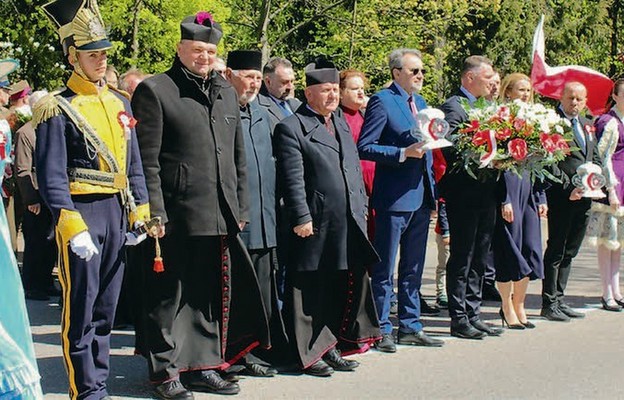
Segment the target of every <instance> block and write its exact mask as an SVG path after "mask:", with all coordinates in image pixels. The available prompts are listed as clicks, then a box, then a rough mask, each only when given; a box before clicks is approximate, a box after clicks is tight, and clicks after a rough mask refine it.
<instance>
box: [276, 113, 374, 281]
mask: <svg viewBox="0 0 624 400" xmlns="http://www.w3.org/2000/svg"><path fill="white" fill-rule="evenodd" d="M332 119H333V124H334V128H335V129H334V130H335V135H332V134H331V133H330V132H329V131H328V130H327V128H325V126H324V125H323V124H322V123H321V120H320V117H319V116H318V115H317V114H315V113H314V112H313V111H312V110H310V109H309V108H308V107H307V105H305V104H304V105H302V106H300V107H299V108H298V109H297V111H296V112H295V114H294V115H291V116H290V117H287V118H285V119H284V120H282V122H280V123H279V124H277V126H276V127H275V132H274V140H275V153H276V156H277V162H278V180H279V181H280V187H281V188H282V190H283V198H284V204H285V207H286V211H287V215H288V221H287V222H288V224H289V228H290V239H289V243H290V246H289V247H290V249H291V254H290V257H289V263H288V266H287V268H289V269H290V268H293V270H294V271H316V270H318V269H319V267H321V261H324V265H322V268H331V269H337V270H346V269H347V268H348V266H352V267H353V266H370V265H372V264H374V263H375V262H377V261H378V257H377V254H376V253H375V250H374V249H373V247H372V245H371V244H370V242H369V241H368V239H367V237H366V215H367V198H366V192H365V190H364V184H363V179H362V172H361V170H360V160H359V158H358V152H357V148H356V147H355V144H354V143H353V139H352V137H351V131H350V130H349V126H348V125H347V123H346V121H345V120H344V119H343V118H340V117H339V116H338V115H337V114H336V113H334V115H333V118H332ZM309 221H312V223H313V227H314V235H313V236H311V237H307V238H300V237H298V236H297V235H295V234H294V232H293V230H292V228H294V227H295V226H297V225H300V224H304V223H306V222H309ZM339 244H344V246H343V245H339ZM328 249H329V250H328ZM328 252H329V253H331V256H328V255H327V253H328ZM327 257H329V258H330V259H331V261H330V262H329V264H332V265H327V264H328V263H327Z"/></svg>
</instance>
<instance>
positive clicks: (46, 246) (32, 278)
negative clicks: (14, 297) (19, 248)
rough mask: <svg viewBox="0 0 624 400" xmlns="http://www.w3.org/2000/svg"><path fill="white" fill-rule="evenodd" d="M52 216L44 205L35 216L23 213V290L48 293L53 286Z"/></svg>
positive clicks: (53, 247)
mask: <svg viewBox="0 0 624 400" xmlns="http://www.w3.org/2000/svg"><path fill="white" fill-rule="evenodd" d="M52 229H53V226H52V214H50V211H49V210H48V208H47V207H46V206H44V205H42V206H41V212H40V213H39V214H37V215H35V214H33V213H31V212H30V211H25V212H24V218H23V221H22V231H23V233H24V269H23V272H22V277H23V278H22V279H23V281H24V289H26V290H38V291H42V292H46V291H48V289H50V288H51V287H52V285H53V279H52V269H54V264H55V263H56V257H57V250H56V244H55V243H54V240H53V238H52V237H53V235H52Z"/></svg>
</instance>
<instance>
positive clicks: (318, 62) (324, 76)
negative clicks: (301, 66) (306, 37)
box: [305, 56, 340, 86]
mask: <svg viewBox="0 0 624 400" xmlns="http://www.w3.org/2000/svg"><path fill="white" fill-rule="evenodd" d="M305 77H306V86H312V85H318V84H320V83H339V82H340V73H339V72H338V70H337V69H336V65H334V63H333V62H332V61H331V60H329V59H328V58H327V57H324V56H321V57H317V58H315V59H314V61H312V62H311V63H310V64H308V65H306V66H305Z"/></svg>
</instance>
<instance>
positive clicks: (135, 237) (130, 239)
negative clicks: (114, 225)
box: [126, 221, 147, 246]
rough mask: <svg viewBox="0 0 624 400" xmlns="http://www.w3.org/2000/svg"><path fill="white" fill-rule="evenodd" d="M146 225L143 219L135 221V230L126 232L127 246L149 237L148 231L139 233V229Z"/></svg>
mask: <svg viewBox="0 0 624 400" xmlns="http://www.w3.org/2000/svg"><path fill="white" fill-rule="evenodd" d="M143 225H145V222H143V221H137V222H135V223H134V231H132V232H127V233H126V246H136V245H137V244H139V243H141V242H142V241H144V240H145V239H147V233H141V234H139V233H138V229H139V228H140V227H142V226H143Z"/></svg>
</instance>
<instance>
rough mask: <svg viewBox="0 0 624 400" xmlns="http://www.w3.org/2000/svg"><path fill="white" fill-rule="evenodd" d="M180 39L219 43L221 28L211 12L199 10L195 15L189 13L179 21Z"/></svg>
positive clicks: (221, 34) (221, 33)
mask: <svg viewBox="0 0 624 400" xmlns="http://www.w3.org/2000/svg"><path fill="white" fill-rule="evenodd" d="M180 31H181V32H182V40H184V39H186V40H197V41H199V42H206V43H212V44H214V45H217V44H219V40H221V36H223V30H222V29H221V25H219V24H218V23H217V22H216V21H215V20H214V19H213V18H212V14H210V13H209V12H206V11H200V12H198V13H197V14H195V15H189V16H188V17H186V18H184V19H183V20H182V23H180Z"/></svg>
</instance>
